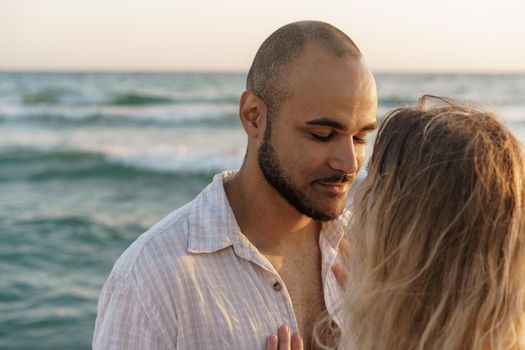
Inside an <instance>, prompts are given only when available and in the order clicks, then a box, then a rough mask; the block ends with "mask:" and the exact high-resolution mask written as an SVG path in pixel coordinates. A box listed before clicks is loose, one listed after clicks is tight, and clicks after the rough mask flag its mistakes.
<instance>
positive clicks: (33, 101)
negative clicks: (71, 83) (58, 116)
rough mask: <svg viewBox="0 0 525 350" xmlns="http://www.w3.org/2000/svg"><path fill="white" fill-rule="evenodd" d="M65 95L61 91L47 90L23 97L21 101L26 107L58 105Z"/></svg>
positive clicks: (56, 89)
mask: <svg viewBox="0 0 525 350" xmlns="http://www.w3.org/2000/svg"><path fill="white" fill-rule="evenodd" d="M66 93H67V91H65V90H63V89H58V88H47V89H42V90H40V91H36V92H32V93H27V94H25V95H23V96H22V101H23V102H24V103H25V104H27V105H41V104H48V105H49V104H58V103H59V102H60V98H61V96H63V95H64V94H66Z"/></svg>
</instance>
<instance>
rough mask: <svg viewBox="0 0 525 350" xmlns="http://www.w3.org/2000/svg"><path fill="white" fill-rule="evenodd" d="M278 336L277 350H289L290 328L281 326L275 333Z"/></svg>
mask: <svg viewBox="0 0 525 350" xmlns="http://www.w3.org/2000/svg"><path fill="white" fill-rule="evenodd" d="M277 334H279V347H278V349H279V350H289V349H290V327H288V326H287V325H285V324H283V325H282V326H281V327H279V330H278V331H277Z"/></svg>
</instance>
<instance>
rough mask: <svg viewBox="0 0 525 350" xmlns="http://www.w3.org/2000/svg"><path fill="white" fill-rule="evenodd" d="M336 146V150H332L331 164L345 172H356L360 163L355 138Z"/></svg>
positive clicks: (333, 167)
mask: <svg viewBox="0 0 525 350" xmlns="http://www.w3.org/2000/svg"><path fill="white" fill-rule="evenodd" d="M335 146H336V147H335V150H334V151H333V152H332V155H331V157H330V160H329V166H330V167H331V168H332V169H334V170H337V171H341V172H344V173H345V174H356V173H357V170H358V168H359V164H358V162H357V154H356V149H355V145H354V143H353V140H351V141H350V142H348V143H347V142H345V144H339V145H335Z"/></svg>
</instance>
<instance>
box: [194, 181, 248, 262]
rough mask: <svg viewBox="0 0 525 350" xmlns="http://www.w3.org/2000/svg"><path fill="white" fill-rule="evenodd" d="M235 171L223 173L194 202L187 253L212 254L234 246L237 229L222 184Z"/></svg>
mask: <svg viewBox="0 0 525 350" xmlns="http://www.w3.org/2000/svg"><path fill="white" fill-rule="evenodd" d="M235 173H236V171H225V172H223V173H220V174H217V175H215V176H214V177H213V181H212V182H211V183H210V184H209V185H208V186H207V187H206V188H205V189H204V190H203V191H202V192H201V193H200V194H199V195H198V196H197V197H196V198H195V199H194V201H193V203H192V205H191V209H190V222H189V226H190V227H189V231H190V233H189V244H188V252H190V253H212V252H215V251H217V250H220V249H223V248H226V247H228V246H230V245H232V244H233V242H234V241H236V240H237V239H238V237H239V236H240V229H239V226H238V225H237V221H236V220H235V216H234V215H233V211H232V209H231V207H230V203H229V202H228V197H226V192H225V191H224V180H225V179H227V178H228V177H230V176H233V175H234V174H235Z"/></svg>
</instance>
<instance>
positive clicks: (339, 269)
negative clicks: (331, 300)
mask: <svg viewBox="0 0 525 350" xmlns="http://www.w3.org/2000/svg"><path fill="white" fill-rule="evenodd" d="M332 272H333V273H334V275H335V279H336V280H337V283H339V285H340V286H341V288H345V287H346V284H347V283H348V271H347V270H346V268H345V267H344V266H343V265H341V264H334V265H333V266H332Z"/></svg>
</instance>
